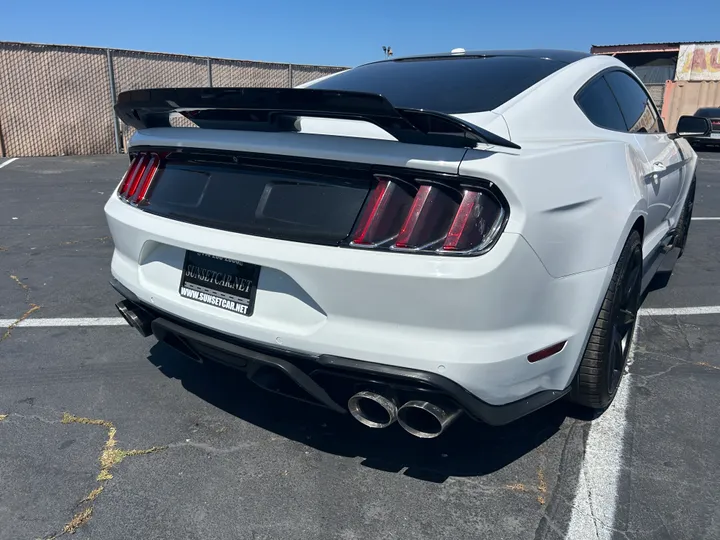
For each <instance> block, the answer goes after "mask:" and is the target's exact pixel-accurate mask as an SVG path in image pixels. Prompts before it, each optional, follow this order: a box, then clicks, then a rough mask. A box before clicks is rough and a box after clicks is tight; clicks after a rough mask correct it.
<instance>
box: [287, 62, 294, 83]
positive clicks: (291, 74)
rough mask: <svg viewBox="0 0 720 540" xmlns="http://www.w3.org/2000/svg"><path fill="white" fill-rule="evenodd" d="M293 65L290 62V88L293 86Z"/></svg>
mask: <svg viewBox="0 0 720 540" xmlns="http://www.w3.org/2000/svg"><path fill="white" fill-rule="evenodd" d="M292 66H293V65H292V64H288V82H289V83H290V88H293V67H292Z"/></svg>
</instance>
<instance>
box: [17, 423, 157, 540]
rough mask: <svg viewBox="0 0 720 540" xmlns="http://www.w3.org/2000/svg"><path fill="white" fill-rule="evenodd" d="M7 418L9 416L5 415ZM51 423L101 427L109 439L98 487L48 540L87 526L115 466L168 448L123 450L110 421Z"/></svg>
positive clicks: (98, 477)
mask: <svg viewBox="0 0 720 540" xmlns="http://www.w3.org/2000/svg"><path fill="white" fill-rule="evenodd" d="M5 416H6V417H7V415H5ZM17 416H19V417H21V418H22V417H23V416H22V415H17ZM50 423H60V424H84V425H90V426H101V427H104V428H105V429H107V433H108V437H107V440H106V441H105V444H104V446H103V451H102V453H101V454H100V458H99V461H100V472H99V474H98V475H97V478H96V479H95V480H96V482H98V486H96V487H95V488H94V489H93V490H92V491H90V493H88V494H87V495H86V496H85V497H84V498H83V499H82V500H81V501H80V502H79V503H78V505H77V506H78V507H79V506H83V508H82V509H81V510H80V511H78V512H77V513H76V514H75V515H74V516H73V517H72V519H71V520H70V521H68V522H67V523H66V524H65V525H64V526H63V528H62V529H61V530H60V531H59V532H57V533H55V534H53V535H50V536H48V537H46V540H55V539H56V538H59V537H61V536H63V535H65V534H74V533H75V532H76V531H77V530H78V529H79V528H80V527H82V526H83V525H85V524H86V523H87V522H88V521H90V519H91V518H92V514H93V508H94V503H95V500H96V499H97V498H98V496H99V495H100V494H101V493H102V492H103V491H104V490H105V483H106V482H107V481H108V480H110V479H111V478H112V477H113V475H112V473H111V472H110V470H111V469H112V468H113V467H114V466H115V465H118V464H119V463H121V462H122V461H123V460H124V459H125V458H126V457H130V456H141V455H147V454H152V453H155V452H159V451H161V450H165V449H166V448H167V446H153V447H150V448H146V449H142V450H137V449H134V450H122V449H120V448H118V447H117V439H116V438H115V436H116V435H117V428H116V427H115V425H114V424H113V423H112V422H110V421H108V420H100V419H93V418H85V417H81V416H74V415H72V414H69V413H67V412H66V413H64V414H63V417H62V419H61V420H60V421H59V422H58V421H50Z"/></svg>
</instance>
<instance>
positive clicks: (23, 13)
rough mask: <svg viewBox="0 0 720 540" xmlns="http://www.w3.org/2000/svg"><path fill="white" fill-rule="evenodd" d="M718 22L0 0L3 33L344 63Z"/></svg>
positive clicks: (650, 11)
mask: <svg viewBox="0 0 720 540" xmlns="http://www.w3.org/2000/svg"><path fill="white" fill-rule="evenodd" d="M683 4H685V5H686V6H687V7H685V8H681V7H680V6H681V5H683ZM711 21H714V23H711ZM719 23H720V0H698V1H695V2H692V3H689V2H688V3H683V2H681V1H680V0H652V1H649V0H624V1H616V0H605V1H600V2H598V1H592V0H572V1H569V0H557V1H552V0H536V1H532V0H523V1H520V2H517V1H516V2H508V1H506V2H493V1H482V0H470V1H464V2H451V1H448V0H444V1H441V0H435V1H428V0H395V1H392V0H385V1H376V0H365V1H362V0H360V1H357V0H354V1H348V0H346V1H344V2H343V1H342V0H335V1H329V0H306V1H301V0H296V1H291V0H276V1H272V0H261V1H255V2H248V1H245V0H235V1H232V0H193V1H188V0H175V1H167V0H144V1H141V0H120V1H113V2H110V1H108V0H64V1H63V0H23V1H18V0H2V1H0V40H2V41H26V42H40V43H59V44H73V45H92V46H99V47H115V48H123V49H138V50H150V51H160V52H174V53H183V54H196V55H202V56H218V57H225V58H239V59H246V60H267V61H279V62H293V63H306V64H328V65H345V66H354V65H357V64H360V63H363V62H368V61H372V60H376V59H380V58H382V57H383V52H382V46H383V45H390V46H392V48H393V51H394V52H395V55H396V56H404V55H410V54H418V53H429V52H438V51H449V50H450V49H452V48H454V47H464V48H466V49H488V48H496V49H497V48H524V47H547V48H564V49H576V50H583V51H587V50H589V48H590V45H593V44H616V43H642V42H654V41H707V40H717V41H720V24H719Z"/></svg>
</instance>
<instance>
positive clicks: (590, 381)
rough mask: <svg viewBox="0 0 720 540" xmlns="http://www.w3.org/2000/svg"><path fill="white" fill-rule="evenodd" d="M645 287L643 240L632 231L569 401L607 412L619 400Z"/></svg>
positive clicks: (606, 294)
mask: <svg viewBox="0 0 720 540" xmlns="http://www.w3.org/2000/svg"><path fill="white" fill-rule="evenodd" d="M641 284H642V240H641V238H640V233H639V232H638V231H632V233H630V236H629V237H628V239H627V240H626V242H625V245H624V246H623V250H622V252H621V254H620V259H619V260H618V263H617V265H616V266H615V271H614V273H613V277H612V280H611V281H610V286H609V287H608V290H607V292H606V293H605V298H604V299H603V303H602V306H601V308H600V313H599V314H598V316H597V319H596V320H595V325H594V326H593V329H592V332H591V334H590V339H589V340H588V343H587V346H586V348H585V353H584V354H583V357H582V359H581V361H580V367H579V368H578V371H577V373H576V374H575V379H574V380H573V384H572V390H571V392H570V396H569V398H570V400H571V401H573V402H575V403H577V404H578V405H582V406H584V407H589V408H591V409H605V408H606V407H607V406H608V405H610V403H612V400H613V399H614V398H615V394H616V393H617V389H618V387H619V386H620V381H621V379H622V375H623V371H624V369H625V362H626V361H627V355H628V352H629V351H630V346H631V344H632V338H633V333H634V331H635V324H636V321H637V312H638V309H639V308H640V289H641Z"/></svg>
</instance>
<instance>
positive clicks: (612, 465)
mask: <svg viewBox="0 0 720 540" xmlns="http://www.w3.org/2000/svg"><path fill="white" fill-rule="evenodd" d="M639 321H640V319H638V323H637V324H636V325H635V330H634V332H633V339H632V344H631V345H630V350H629V351H628V358H627V368H629V367H630V366H631V365H632V363H633V361H634V359H635V338H636V337H637V332H638V329H639V328H640V322H639ZM627 368H626V369H627ZM631 378H632V375H630V373H625V374H624V376H623V378H622V380H621V381H620V387H619V388H618V391H617V394H616V395H615V399H614V400H613V402H612V404H611V405H610V407H608V409H607V410H606V411H605V412H604V413H603V414H602V416H601V417H600V418H597V419H595V420H593V423H592V424H591V425H590V433H589V434H588V438H587V443H586V444H585V456H584V457H583V463H582V466H581V467H580V474H579V477H578V483H577V487H576V489H575V500H574V501H573V507H572V513H571V514H570V524H569V525H568V531H567V535H566V536H565V538H566V540H611V538H612V537H613V533H614V530H613V526H614V523H615V508H616V505H617V496H618V482H619V480H620V470H621V469H622V467H623V464H622V457H623V455H622V454H623V445H624V443H625V424H626V423H627V408H628V403H629V402H630V388H631V387H632V382H631Z"/></svg>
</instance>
